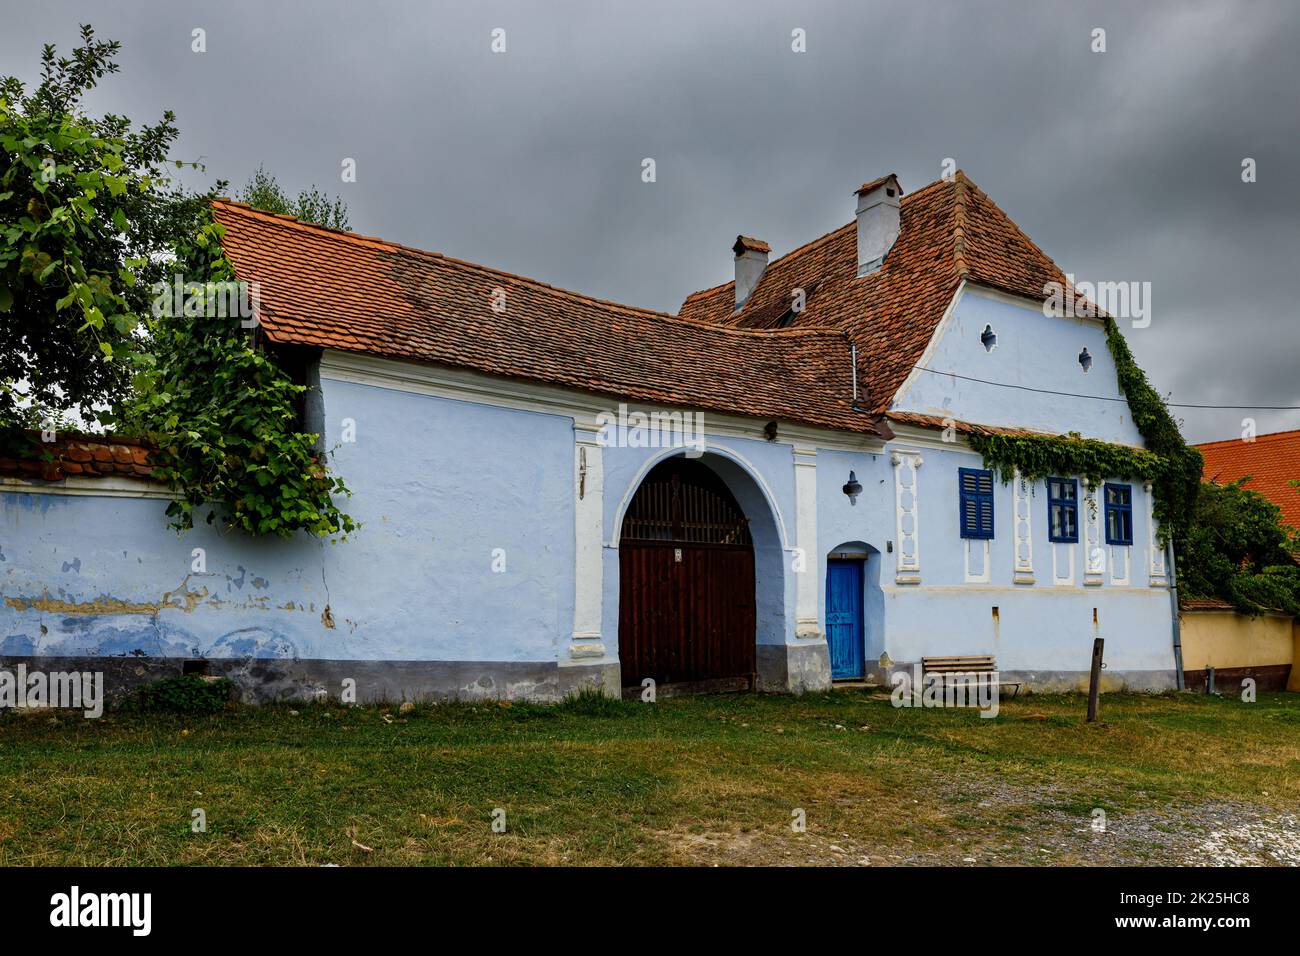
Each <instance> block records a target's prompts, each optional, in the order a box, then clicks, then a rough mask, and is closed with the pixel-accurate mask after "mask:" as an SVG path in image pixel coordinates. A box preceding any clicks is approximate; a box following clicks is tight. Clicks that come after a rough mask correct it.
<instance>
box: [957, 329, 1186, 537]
mask: <svg viewBox="0 0 1300 956" xmlns="http://www.w3.org/2000/svg"><path fill="white" fill-rule="evenodd" d="M1106 344H1107V346H1108V347H1109V348H1110V354H1111V357H1112V358H1113V359H1114V360H1115V368H1116V370H1117V371H1118V373H1119V385H1120V389H1121V390H1122V391H1123V392H1124V397H1125V398H1127V399H1128V405H1129V409H1130V412H1131V414H1132V415H1133V424H1134V425H1135V426H1137V430H1138V433H1139V434H1141V436H1142V438H1143V440H1144V441H1145V442H1146V445H1147V447H1146V448H1145V449H1142V448H1128V447H1125V446H1123V445H1113V444H1110V443H1109V442H1103V441H1098V440H1096V439H1091V438H1083V437H1082V436H1081V435H1079V434H1078V433H1074V432H1072V433H1070V434H1067V435H1056V436H1052V435H1006V434H997V433H991V432H977V433H975V434H972V435H971V436H970V445H971V448H972V449H973V450H974V451H975V452H976V453H978V454H979V455H981V456H983V458H984V463H985V465H986V466H987V467H988V468H990V469H993V470H996V471H997V472H998V473H999V476H1000V477H1001V478H1002V480H1004V481H1010V480H1011V478H1012V476H1013V475H1014V473H1015V472H1017V471H1019V472H1020V474H1021V475H1023V476H1024V477H1025V478H1027V479H1030V480H1041V479H1044V478H1047V477H1050V476H1052V475H1083V476H1084V477H1086V478H1087V479H1088V480H1089V481H1090V482H1092V483H1093V484H1094V485H1097V484H1100V483H1101V482H1102V481H1104V480H1105V479H1107V478H1120V479H1125V480H1130V481H1140V482H1148V481H1149V482H1151V485H1152V488H1153V490H1154V492H1155V504H1154V507H1153V511H1154V514H1155V518H1156V520H1157V521H1158V522H1159V525H1160V537H1161V540H1162V541H1165V540H1169V539H1172V540H1173V541H1174V543H1175V546H1176V547H1179V548H1180V550H1181V545H1182V544H1183V543H1184V542H1185V541H1186V539H1187V533H1188V528H1189V522H1190V521H1191V518H1192V514H1193V511H1194V509H1195V505H1196V496H1197V493H1198V491H1199V490H1200V481H1201V453H1200V452H1199V451H1197V450H1196V449H1195V448H1189V447H1188V446H1187V443H1186V442H1185V441H1183V436H1182V433H1181V432H1180V431H1179V430H1178V423H1177V422H1175V421H1174V418H1173V416H1172V415H1171V414H1170V413H1169V409H1168V407H1167V406H1166V405H1165V403H1164V400H1163V399H1161V397H1160V395H1159V394H1158V393H1157V392H1156V390H1155V389H1154V388H1152V387H1151V384H1150V382H1148V381H1147V377H1146V373H1145V372H1143V371H1142V369H1141V368H1139V367H1138V364H1137V363H1136V362H1135V361H1134V360H1133V354H1132V353H1131V352H1130V351H1129V348H1128V343H1127V342H1125V341H1124V336H1123V335H1122V334H1121V333H1120V331H1119V327H1118V326H1117V325H1116V324H1115V321H1114V320H1113V319H1111V318H1107V319H1106Z"/></svg>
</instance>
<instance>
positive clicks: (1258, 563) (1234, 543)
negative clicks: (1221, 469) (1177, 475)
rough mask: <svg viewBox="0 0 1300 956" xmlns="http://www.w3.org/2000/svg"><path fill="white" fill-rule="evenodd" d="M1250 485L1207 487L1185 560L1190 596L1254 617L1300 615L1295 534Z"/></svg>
mask: <svg viewBox="0 0 1300 956" xmlns="http://www.w3.org/2000/svg"><path fill="white" fill-rule="evenodd" d="M1249 480H1250V478H1249V477H1245V478H1242V479H1240V480H1239V481H1235V482H1233V483H1232V484H1228V485H1216V484H1213V483H1210V482H1206V483H1204V484H1202V485H1201V491H1200V494H1199V495H1198V496H1197V499H1196V510H1195V513H1194V514H1193V517H1192V521H1191V522H1190V526H1189V528H1188V533H1187V539H1186V541H1187V543H1186V546H1185V548H1184V549H1183V550H1182V551H1181V552H1180V554H1179V561H1180V564H1179V568H1178V571H1179V576H1180V578H1181V584H1182V587H1183V590H1184V593H1185V594H1186V595H1187V596H1188V597H1202V598H1219V599H1221V600H1225V601H1229V602H1231V603H1232V604H1234V605H1236V606H1237V607H1238V608H1239V609H1241V610H1243V611H1246V612H1248V613H1252V614H1258V613H1260V612H1262V611H1265V610H1283V611H1286V612H1287V613H1290V614H1297V615H1300V568H1297V567H1296V566H1295V564H1294V563H1292V562H1291V560H1290V557H1289V555H1288V554H1287V550H1288V548H1289V547H1290V543H1291V535H1290V532H1289V529H1288V528H1287V526H1286V525H1284V524H1283V523H1282V512H1281V510H1280V509H1279V508H1278V507H1277V505H1275V504H1273V503H1272V502H1271V501H1269V500H1268V499H1267V498H1265V497H1264V496H1263V495H1261V494H1259V493H1258V492H1256V491H1250V490H1248V489H1246V488H1244V487H1243V485H1244V484H1245V483H1246V482H1247V481H1249Z"/></svg>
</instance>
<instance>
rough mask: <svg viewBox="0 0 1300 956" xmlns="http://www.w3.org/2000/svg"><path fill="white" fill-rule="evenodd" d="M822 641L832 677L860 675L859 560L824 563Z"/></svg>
mask: <svg viewBox="0 0 1300 956" xmlns="http://www.w3.org/2000/svg"><path fill="white" fill-rule="evenodd" d="M826 640H827V642H828V643H829V644H830V652H831V677H832V678H834V679H835V680H839V679H841V678H846V677H861V676H863V667H862V663H863V662H862V562H861V561H858V560H853V561H843V560H830V561H827V562H826Z"/></svg>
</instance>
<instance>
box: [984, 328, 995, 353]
mask: <svg viewBox="0 0 1300 956" xmlns="http://www.w3.org/2000/svg"><path fill="white" fill-rule="evenodd" d="M980 341H981V342H983V343H984V351H985V352H992V351H993V350H994V349H995V348H997V347H998V334H997V333H996V332H994V331H993V326H991V325H986V326H984V333H983V334H982V335H981V336H980Z"/></svg>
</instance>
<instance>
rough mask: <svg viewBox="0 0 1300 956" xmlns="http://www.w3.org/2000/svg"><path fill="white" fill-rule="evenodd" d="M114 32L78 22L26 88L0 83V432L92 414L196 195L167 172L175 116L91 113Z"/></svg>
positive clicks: (134, 346) (100, 407) (121, 366)
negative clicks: (43, 419)
mask: <svg viewBox="0 0 1300 956" xmlns="http://www.w3.org/2000/svg"><path fill="white" fill-rule="evenodd" d="M119 49H120V45H119V44H118V43H117V42H116V41H101V40H97V39H96V38H95V35H94V30H93V29H92V28H91V27H89V26H83V27H82V28H81V45H80V46H79V47H77V49H75V50H74V51H73V53H72V56H71V57H59V56H57V54H56V51H55V48H54V47H53V46H52V45H48V44H47V45H46V46H45V48H44V52H43V54H42V57H41V63H42V78H41V81H40V82H39V84H37V85H36V86H35V88H34V89H32V90H30V91H28V90H27V89H26V88H25V86H24V85H23V83H22V82H21V81H20V80H18V79H17V78H16V77H12V76H9V77H4V78H3V79H0V237H3V241H2V242H0V430H3V431H6V432H9V433H11V434H12V432H14V431H15V430H16V429H19V428H21V427H23V426H25V425H28V424H30V422H28V421H26V420H25V419H24V417H23V414H22V413H21V412H20V409H22V408H24V407H26V406H30V405H34V406H37V407H38V408H39V409H41V410H42V411H41V414H44V411H43V410H45V409H49V410H52V411H55V412H57V411H59V410H68V409H76V410H78V412H79V413H80V415H81V417H82V419H83V420H84V421H86V422H87V423H93V422H95V421H97V420H99V419H100V417H101V415H102V413H103V411H104V408H105V407H106V406H107V405H109V404H111V402H112V401H113V400H114V399H115V398H116V397H118V396H119V395H120V394H121V393H122V392H123V391H124V389H125V388H126V386H127V383H128V381H129V379H130V375H131V372H132V367H133V362H134V361H136V360H143V356H142V353H141V349H140V344H141V343H140V339H139V337H138V335H137V332H138V330H139V328H140V326H141V323H142V320H143V317H144V316H145V315H146V314H147V312H148V306H149V302H150V292H149V289H150V287H151V285H152V283H153V282H154V281H156V280H157V279H159V278H161V276H162V274H163V273H164V272H165V270H166V263H165V261H164V260H165V257H163V256H162V255H161V253H163V252H164V251H165V250H166V249H168V248H169V247H170V244H171V242H172V240H173V239H174V238H175V236H177V235H179V234H180V233H181V232H182V231H184V230H185V228H186V226H185V222H186V217H187V216H189V215H192V214H193V212H194V211H195V210H197V209H198V208H201V206H202V205H204V201H203V199H202V197H198V196H193V195H189V194H187V193H184V192H183V191H181V190H180V189H178V188H175V187H173V185H172V184H171V181H170V180H169V179H168V178H167V177H166V175H165V169H166V167H167V166H168V165H170V164H173V163H174V165H175V166H181V165H183V164H182V163H180V162H174V161H170V160H168V159H167V152H168V150H169V148H170V146H171V145H172V143H173V141H174V140H175V138H176V136H177V129H176V126H175V124H174V117H173V115H172V114H171V113H170V112H166V113H164V114H163V117H162V119H161V121H159V122H158V123H157V124H155V125H152V126H143V127H140V128H133V127H132V124H131V121H130V120H129V119H127V118H126V117H123V116H115V115H111V114H110V115H106V116H103V117H91V116H88V115H87V114H86V113H85V112H84V110H83V109H82V105H81V101H82V98H83V97H84V95H85V94H86V93H87V92H88V91H90V90H92V89H94V88H95V86H96V85H97V84H98V82H99V81H100V80H101V79H102V78H103V77H104V76H106V75H107V74H110V73H115V72H117V70H118V64H117V63H116V62H115V58H116V56H117V53H118V51H119Z"/></svg>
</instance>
